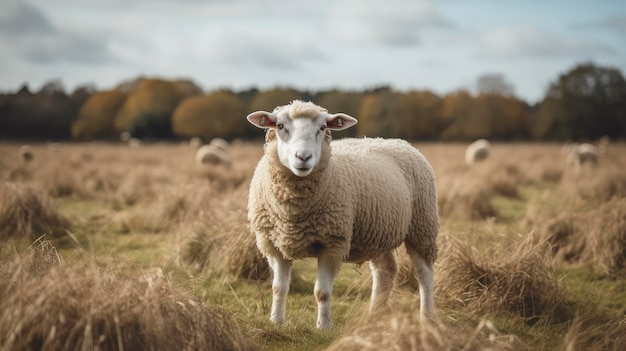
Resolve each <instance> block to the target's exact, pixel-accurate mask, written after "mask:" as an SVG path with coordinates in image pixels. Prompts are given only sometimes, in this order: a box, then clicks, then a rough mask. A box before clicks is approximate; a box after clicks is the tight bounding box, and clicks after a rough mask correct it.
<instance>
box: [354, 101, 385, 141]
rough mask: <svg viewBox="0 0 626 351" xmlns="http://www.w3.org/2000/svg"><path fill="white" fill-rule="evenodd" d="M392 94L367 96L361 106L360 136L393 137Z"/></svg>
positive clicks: (358, 125) (358, 128)
mask: <svg viewBox="0 0 626 351" xmlns="http://www.w3.org/2000/svg"><path fill="white" fill-rule="evenodd" d="M391 94H392V93H391V92H388V91H384V92H379V93H372V94H367V95H366V96H365V97H364V98H363V103H362V104H361V113H359V116H361V119H360V120H359V123H358V124H357V125H356V128H357V134H358V135H360V136H368V137H374V136H380V137H390V136H392V122H393V121H392V118H393V117H391V116H392V109H393V101H392V97H391Z"/></svg>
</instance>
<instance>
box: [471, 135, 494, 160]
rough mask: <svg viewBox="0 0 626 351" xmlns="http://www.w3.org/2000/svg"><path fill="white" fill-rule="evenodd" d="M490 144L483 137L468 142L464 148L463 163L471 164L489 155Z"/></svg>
mask: <svg viewBox="0 0 626 351" xmlns="http://www.w3.org/2000/svg"><path fill="white" fill-rule="evenodd" d="M490 148H491V145H490V144H489V142H488V141H487V140H485V139H478V140H476V141H474V142H473V143H471V144H469V145H468V146H467V148H466V149H465V163H466V164H467V165H472V164H474V163H476V162H478V161H482V160H485V159H487V157H489V149H490Z"/></svg>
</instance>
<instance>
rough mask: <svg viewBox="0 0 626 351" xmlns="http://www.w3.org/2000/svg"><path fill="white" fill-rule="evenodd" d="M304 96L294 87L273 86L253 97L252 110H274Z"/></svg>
mask: <svg viewBox="0 0 626 351" xmlns="http://www.w3.org/2000/svg"><path fill="white" fill-rule="evenodd" d="M301 98H302V94H300V93H299V92H297V91H296V90H294V89H285V88H273V89H269V90H265V91H261V92H259V93H258V94H256V96H255V97H254V98H253V99H252V102H251V103H250V107H249V108H250V110H249V111H248V112H254V111H270V112H271V111H273V110H274V108H275V107H276V106H281V105H287V104H289V103H290V102H291V101H293V100H298V99H301Z"/></svg>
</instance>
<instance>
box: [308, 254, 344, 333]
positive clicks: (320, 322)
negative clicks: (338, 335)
mask: <svg viewBox="0 0 626 351" xmlns="http://www.w3.org/2000/svg"><path fill="white" fill-rule="evenodd" d="M340 267H341V260H339V259H338V258H336V257H333V256H331V255H327V254H324V253H322V254H321V255H320V256H319V257H318V258H317V280H316V281H315V290H314V294H315V300H316V301H317V327H318V328H321V329H328V328H330V327H332V325H333V322H332V320H333V318H332V314H331V312H330V296H331V295H332V292H333V283H334V281H335V278H336V277H337V273H339V268H340Z"/></svg>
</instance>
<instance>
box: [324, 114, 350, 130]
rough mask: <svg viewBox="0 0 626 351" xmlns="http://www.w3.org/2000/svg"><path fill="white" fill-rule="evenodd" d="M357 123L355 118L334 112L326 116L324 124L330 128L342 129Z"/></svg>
mask: <svg viewBox="0 0 626 351" xmlns="http://www.w3.org/2000/svg"><path fill="white" fill-rule="evenodd" d="M356 123H357V120H356V118H354V117H351V116H348V115H346V114H345V113H335V114H334V115H328V117H326V125H327V128H328V129H330V130H344V129H348V128H350V127H352V126H353V125H355V124H356Z"/></svg>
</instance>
